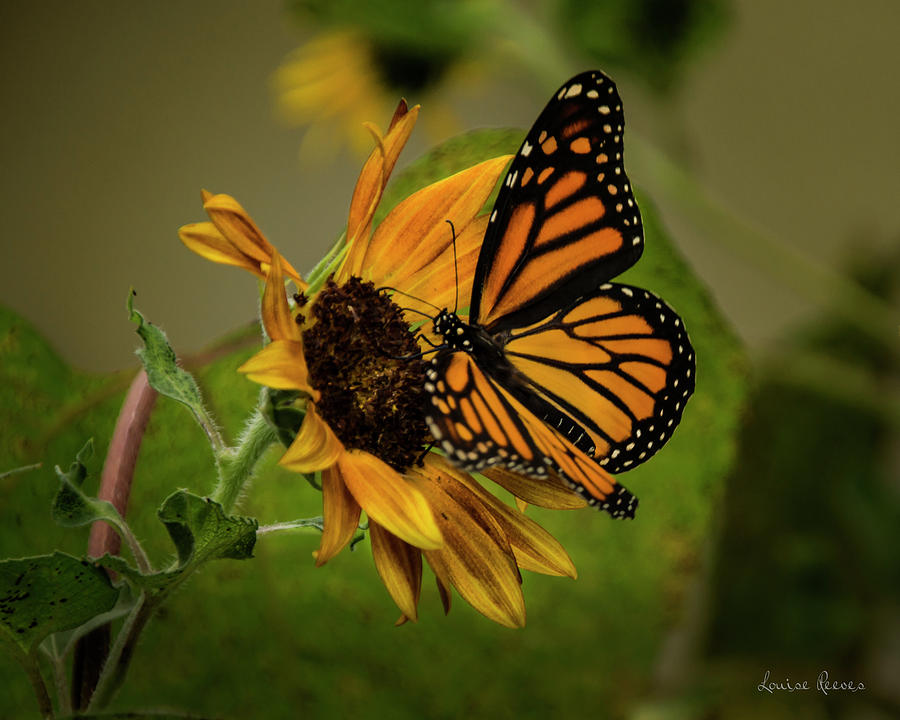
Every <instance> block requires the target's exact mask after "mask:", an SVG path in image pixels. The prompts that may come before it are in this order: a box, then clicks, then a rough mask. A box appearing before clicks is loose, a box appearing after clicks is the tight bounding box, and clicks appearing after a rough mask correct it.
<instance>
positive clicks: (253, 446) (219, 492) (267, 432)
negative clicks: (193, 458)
mask: <svg viewBox="0 0 900 720" xmlns="http://www.w3.org/2000/svg"><path fill="white" fill-rule="evenodd" d="M277 440H278V437H277V435H276V433H275V429H274V428H273V427H272V426H271V425H269V423H268V422H266V419H265V418H264V417H263V415H262V413H261V412H260V411H259V410H258V409H257V410H254V412H253V415H251V417H250V421H249V422H248V423H247V426H246V427H245V428H244V432H243V433H241V436H240V438H239V439H238V444H237V447H234V448H230V449H229V450H228V451H226V452H224V453H222V454H221V455H220V458H221V462H220V472H219V484H218V485H217V486H216V489H215V490H214V491H213V494H212V499H213V500H215V501H216V502H217V503H219V504H220V505H221V506H222V509H223V510H224V511H225V513H226V514H227V513H230V512H231V510H232V509H233V508H234V505H235V503H236V502H237V500H238V498H239V497H240V495H241V491H242V490H243V489H244V486H245V485H246V483H247V481H248V480H249V479H250V477H251V476H252V475H253V470H254V469H255V468H256V465H257V463H258V462H259V461H260V459H262V456H263V455H264V454H265V452H266V450H268V449H269V447H271V446H272V445H273V444H274V443H275V442H276V441H277Z"/></svg>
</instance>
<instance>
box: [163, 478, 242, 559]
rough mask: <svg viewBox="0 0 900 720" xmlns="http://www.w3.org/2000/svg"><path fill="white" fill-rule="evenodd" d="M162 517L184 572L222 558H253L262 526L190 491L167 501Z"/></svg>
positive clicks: (178, 493)
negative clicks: (226, 512) (258, 532)
mask: <svg viewBox="0 0 900 720" xmlns="http://www.w3.org/2000/svg"><path fill="white" fill-rule="evenodd" d="M158 514H159V519H160V520H161V521H162V522H163V524H164V525H165V526H166V530H168V531H169V537H171V538H172V542H174V543H175V548H176V550H177V552H178V567H179V568H180V569H184V568H186V567H188V566H189V565H197V564H199V563H202V562H206V561H207V560H215V559H218V558H231V559H233V560H246V559H248V558H251V557H253V546H254V545H255V544H256V529H257V528H258V527H259V523H258V522H257V521H256V520H255V519H254V518H247V517H240V516H237V515H226V514H225V512H224V511H223V510H222V506H221V505H219V503H217V502H215V501H214V500H210V499H209V498H202V497H199V496H197V495H194V494H192V493H189V492H187V491H186V490H179V491H178V492H175V493H173V494H172V495H170V496H169V497H168V498H166V500H165V502H163V504H162V507H160V509H159V513H158Z"/></svg>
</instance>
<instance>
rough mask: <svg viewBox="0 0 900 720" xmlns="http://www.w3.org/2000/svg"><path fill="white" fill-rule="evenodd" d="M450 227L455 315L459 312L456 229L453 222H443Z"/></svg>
mask: <svg viewBox="0 0 900 720" xmlns="http://www.w3.org/2000/svg"><path fill="white" fill-rule="evenodd" d="M445 222H446V223H447V224H448V225H449V226H450V232H451V233H452V235H453V237H452V240H451V242H452V243H453V273H454V275H455V276H456V296H455V297H454V298H453V313H454V314H456V311H457V310H459V267H458V264H457V261H456V228H455V227H453V222H452V221H450V220H446V221H445Z"/></svg>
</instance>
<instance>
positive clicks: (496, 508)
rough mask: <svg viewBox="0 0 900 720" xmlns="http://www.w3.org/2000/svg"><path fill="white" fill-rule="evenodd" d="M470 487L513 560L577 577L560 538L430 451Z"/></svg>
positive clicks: (436, 462) (534, 569) (549, 572)
mask: <svg viewBox="0 0 900 720" xmlns="http://www.w3.org/2000/svg"><path fill="white" fill-rule="evenodd" d="M426 462H427V463H429V464H433V465H434V466H436V467H438V468H440V469H441V470H443V471H444V472H446V473H448V474H450V475H452V476H453V477H454V478H455V479H456V480H458V481H459V482H461V483H462V484H463V485H465V486H466V487H467V488H468V489H469V490H471V491H472V492H473V493H475V495H476V496H477V497H478V499H479V500H480V501H481V502H482V503H483V504H484V505H485V507H487V508H489V509H490V511H491V512H492V513H493V514H494V518H495V519H496V520H497V522H498V523H500V527H501V528H502V529H503V532H504V533H505V534H506V537H507V539H508V540H509V544H510V547H511V548H512V551H513V554H514V555H515V556H516V563H517V564H518V565H519V567H520V568H522V569H523V570H531V571H532V572H539V573H542V574H544V575H566V576H568V577H570V578H575V577H577V575H578V573H577V571H576V570H575V565H574V564H573V563H572V559H571V558H570V557H569V553H567V552H566V551H565V549H564V548H563V546H562V545H561V544H560V542H559V541H558V540H557V539H556V538H554V537H553V536H552V535H551V534H550V533H548V532H547V531H546V530H544V528H542V527H541V526H540V525H538V524H537V523H536V522H535V521H534V520H532V519H531V518H529V517H528V516H526V515H524V514H523V513H522V512H521V511H520V510H518V509H513V508H511V507H510V506H509V505H507V504H506V503H503V502H501V501H500V500H499V499H498V498H497V497H495V496H494V495H492V494H491V493H489V492H488V491H487V490H485V489H484V488H483V487H482V486H481V485H480V484H479V483H478V482H477V481H476V480H475V479H474V478H473V477H472V476H471V475H468V474H467V473H463V472H460V471H459V470H457V469H456V468H454V467H453V466H451V465H450V464H449V463H448V462H447V461H446V460H445V459H444V458H442V457H438V456H434V455H432V456H431V457H429V458H428V459H427V460H426Z"/></svg>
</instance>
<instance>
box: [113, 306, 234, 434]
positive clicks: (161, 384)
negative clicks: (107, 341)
mask: <svg viewBox="0 0 900 720" xmlns="http://www.w3.org/2000/svg"><path fill="white" fill-rule="evenodd" d="M134 295H135V292H134V290H132V291H131V293H129V295H128V301H127V303H126V305H127V308H128V316H129V318H130V319H131V321H132V322H133V323H135V324H136V325H137V326H138V327H137V334H138V335H140V336H141V340H143V341H144V347H143V348H140V349H138V350H137V356H138V357H139V358H140V359H141V362H142V363H143V365H144V370H145V371H146V372H147V381H148V382H149V383H150V386H151V387H152V388H153V389H154V390H156V392H158V393H160V394H161V395H165V396H166V397H169V398H172V399H173V400H177V401H178V402H180V403H182V404H183V405H186V406H187V408H188V409H189V410H190V411H191V413H192V414H193V415H194V418H195V419H196V420H197V422H198V423H199V424H200V427H202V428H203V429H204V431H206V433H207V435H208V436H209V438H210V441H211V442H212V444H213V446H214V448H216V449H218V448H219V446H220V445H221V442H220V440H219V438H218V432H217V431H216V429H215V424H214V423H213V422H212V420H211V418H210V417H209V415H208V414H207V412H206V408H205V407H204V406H203V396H202V395H201V394H200V388H199V387H198V386H197V381H196V380H194V377H193V376H192V375H191V374H190V373H189V372H187V371H186V370H185V369H184V368H182V367H180V366H179V365H178V358H177V356H176V355H175V351H174V350H173V349H172V346H171V345H169V340H168V338H167V337H166V334H165V333H164V332H163V331H162V330H161V329H160V328H159V327H157V326H156V325H154V324H153V323H151V322H149V321H148V320H145V319H144V316H143V315H141V313H140V312H139V311H137V310H136V309H135V308H134Z"/></svg>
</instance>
